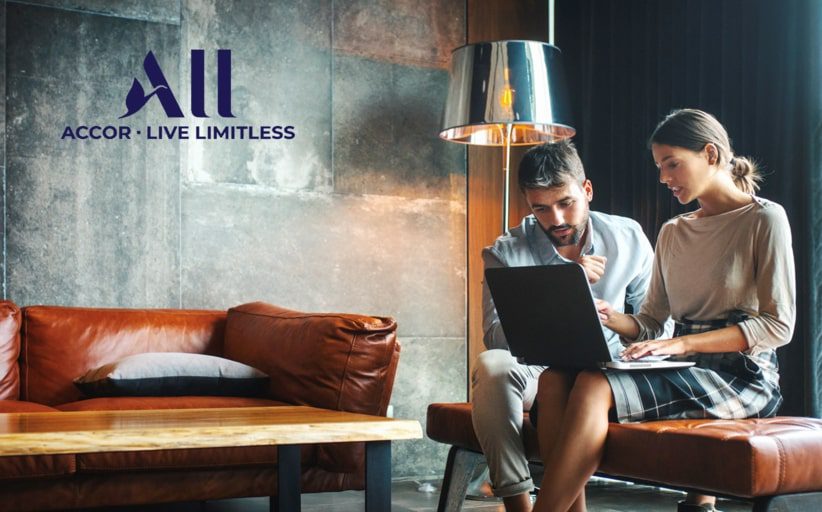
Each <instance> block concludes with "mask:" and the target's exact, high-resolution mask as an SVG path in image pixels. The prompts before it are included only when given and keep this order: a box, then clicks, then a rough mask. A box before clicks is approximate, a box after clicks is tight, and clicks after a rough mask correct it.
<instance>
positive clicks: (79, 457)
mask: <svg viewBox="0 0 822 512" xmlns="http://www.w3.org/2000/svg"><path fill="white" fill-rule="evenodd" d="M144 352H189V353H203V354H209V355H217V356H221V357H225V358H228V359H232V360H234V361H239V362H241V363H244V364H247V365H250V366H253V367H255V368H258V369H259V370H261V371H263V372H265V373H267V374H268V375H269V377H270V387H269V390H268V393H267V395H266V396H264V397H260V398H243V397H221V396H170V397H109V398H91V399H83V396H82V395H81V393H80V391H79V390H78V389H77V388H76V387H75V385H74V384H73V382H72V380H73V379H74V378H76V377H78V376H80V375H81V374H83V373H84V372H85V371H86V370H88V369H90V368H94V367H97V366H100V365H103V364H106V363H109V362H111V361H114V360H117V359H119V358H122V357H125V356H129V355H132V354H137V353H144ZM399 352H400V345H399V343H398V342H397V340H396V323H395V322H394V321H393V320H392V319H390V318H376V317H367V316H359V315H350V314H309V313H300V312H296V311H289V310H286V309H282V308H279V307H276V306H271V305H267V304H263V303H252V304H246V305H243V306H238V307H236V308H232V309H230V310H228V311H227V312H226V311H202V310H170V309H169V310H136V309H94V308H68V307H55V306H33V307H25V308H22V309H21V308H18V307H17V306H16V305H14V304H13V303H11V302H8V301H4V302H0V413H12V412H40V411H44V412H45V411H50V412H53V413H54V414H61V411H81V410H113V409H167V408H195V407H196V408H203V407H215V408H219V407H259V406H272V405H285V404H297V405H311V406H316V407H322V408H326V409H336V410H344V411H350V412H358V413H365V414H374V415H385V413H386V409H387V407H388V401H389V398H390V396H391V388H392V386H393V382H394V376H395V373H396V369H397V363H398V361H399ZM363 454H364V447H363V445H362V444H361V443H346V444H334V445H314V446H306V447H303V449H302V453H301V458H302V471H303V473H302V490H303V492H325V491H341V490H346V489H362V488H363V487H364V456H363ZM276 493H277V449H276V447H252V448H225V449H189V450H164V451H151V452H120V453H89V454H76V455H55V456H26V457H0V510H53V509H75V508H87V507H98V506H112V505H135V504H145V503H162V502H180V501H195V500H197V501H199V500H209V499H222V498H232V497H240V496H273V495H276Z"/></svg>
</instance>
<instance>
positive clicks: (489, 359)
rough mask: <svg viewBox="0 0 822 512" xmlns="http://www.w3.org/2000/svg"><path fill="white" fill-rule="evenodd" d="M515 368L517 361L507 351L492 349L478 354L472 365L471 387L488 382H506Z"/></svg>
mask: <svg viewBox="0 0 822 512" xmlns="http://www.w3.org/2000/svg"><path fill="white" fill-rule="evenodd" d="M516 367H517V360H516V359H514V357H513V356H512V355H511V353H510V352H508V351H507V350H502V349H492V350H486V351H485V352H482V353H480V355H479V356H478V357H477V360H476V364H475V365H474V375H473V379H472V382H473V385H474V387H476V386H477V385H478V384H480V383H485V382H489V381H504V382H508V381H510V379H511V376H512V374H513V373H514V372H515V370H516Z"/></svg>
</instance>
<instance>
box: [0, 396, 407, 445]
mask: <svg viewBox="0 0 822 512" xmlns="http://www.w3.org/2000/svg"><path fill="white" fill-rule="evenodd" d="M421 437H422V429H421V427H420V424H419V422H418V421H415V420H400V419H393V418H384V417H381V416H368V415H365V414H355V413H350V412H342V411H331V410H326V409H317V408H315V407H305V406H280V407H238V408H212V409H151V410H133V411H72V412H31V413H6V414H0V456H7V455H43V454H61V453H97V452H121V451H142V450H168V449H182V448H218V447H232V446H264V445H284V444H311V443H336V442H349V441H393V440H399V439H419V438H421Z"/></svg>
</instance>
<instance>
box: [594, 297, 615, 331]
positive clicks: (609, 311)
mask: <svg viewBox="0 0 822 512" xmlns="http://www.w3.org/2000/svg"><path fill="white" fill-rule="evenodd" d="M594 304H595V305H596V308H597V313H598V314H599V321H600V322H602V325H604V326H605V327H608V322H609V321H610V320H611V317H613V316H614V314H615V313H616V312H617V311H616V310H615V309H614V308H613V306H611V304H610V303H609V302H605V301H604V300H600V299H594Z"/></svg>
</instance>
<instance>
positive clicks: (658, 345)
mask: <svg viewBox="0 0 822 512" xmlns="http://www.w3.org/2000/svg"><path fill="white" fill-rule="evenodd" d="M689 351H690V350H689V347H688V343H687V340H686V337H685V336H680V337H678V338H671V339H669V340H650V341H640V342H638V343H631V344H630V345H628V348H626V349H625V350H623V351H622V354H620V355H621V356H622V359H625V360H626V361H630V360H633V359H639V358H640V357H645V356H662V355H672V356H676V355H681V354H686V353H688V352H689Z"/></svg>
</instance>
